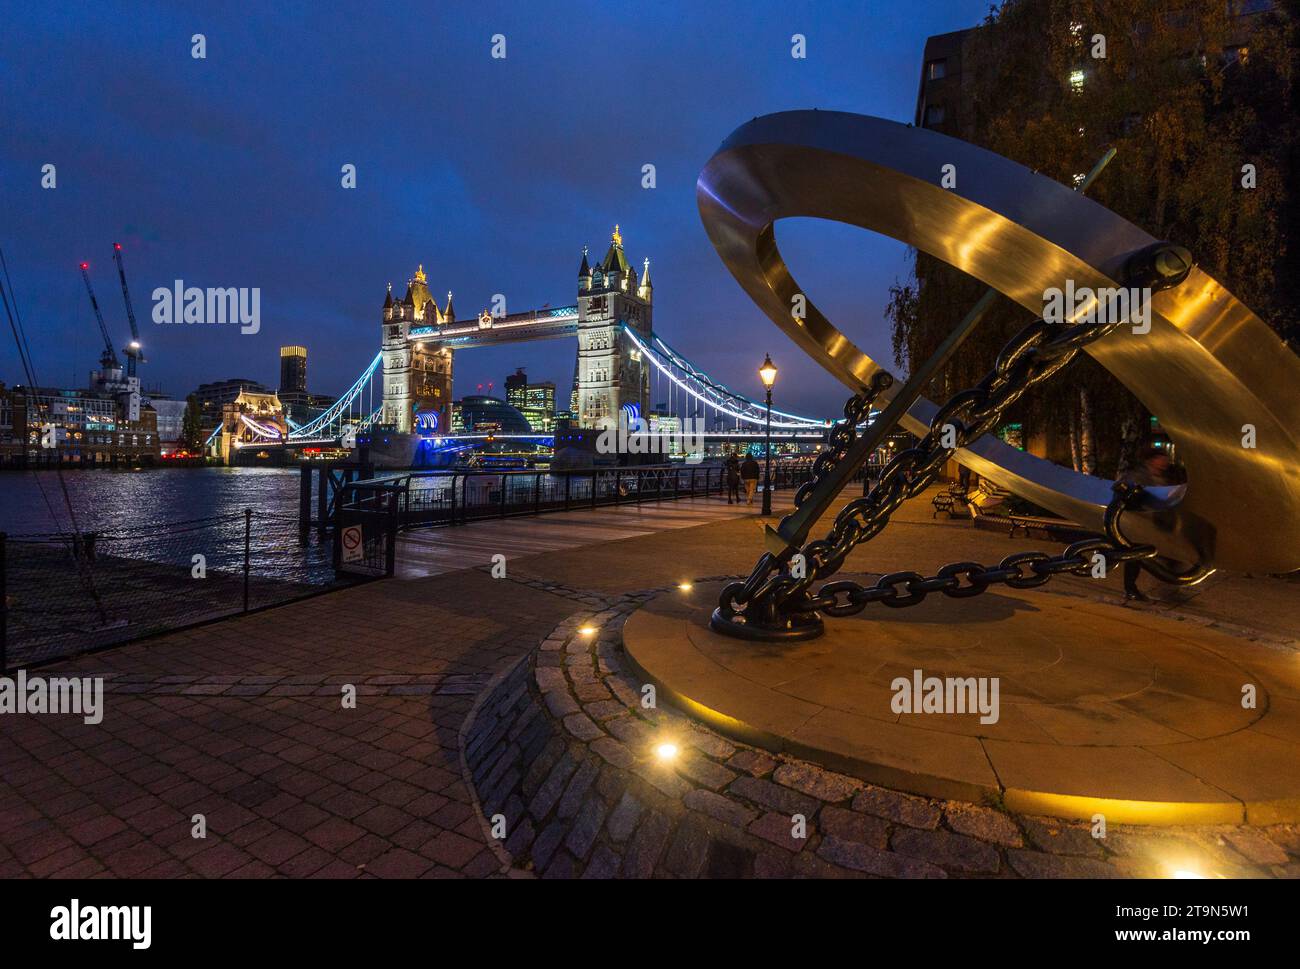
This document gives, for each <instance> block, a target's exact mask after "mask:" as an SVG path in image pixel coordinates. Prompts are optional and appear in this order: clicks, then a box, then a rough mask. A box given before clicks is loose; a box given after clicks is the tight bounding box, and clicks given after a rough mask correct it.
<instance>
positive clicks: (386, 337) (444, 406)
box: [380, 266, 455, 434]
mask: <svg viewBox="0 0 1300 969" xmlns="http://www.w3.org/2000/svg"><path fill="white" fill-rule="evenodd" d="M454 321H455V310H453V308H452V303H451V293H448V294H447V308H446V309H445V310H443V309H439V308H438V304H437V302H436V301H435V300H434V298H433V296H432V294H431V293H430V292H429V281H428V277H427V276H426V275H425V272H424V266H420V267H419V268H418V269H417V270H416V271H415V275H414V276H412V277H411V278H410V279H409V280H408V281H407V284H406V295H405V296H404V297H402V299H400V300H394V299H393V286H392V284H391V283H389V285H388V295H387V297H385V299H384V319H383V324H382V325H383V340H382V343H381V350H382V353H383V358H384V412H383V415H382V416H381V418H380V423H382V424H385V425H387V426H389V427H393V428H395V429H396V430H397V431H398V433H401V434H409V433H412V432H414V431H425V432H434V431H436V432H439V433H444V434H445V433H446V432H447V431H448V430H449V429H450V428H451V374H452V351H451V349H450V348H449V347H445V346H438V345H437V344H434V343H427V342H424V343H421V342H416V341H412V339H411V329H412V327H423V326H442V325H444V324H446V323H451V322H454Z"/></svg>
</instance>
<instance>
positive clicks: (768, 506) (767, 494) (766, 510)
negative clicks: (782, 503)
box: [758, 353, 776, 515]
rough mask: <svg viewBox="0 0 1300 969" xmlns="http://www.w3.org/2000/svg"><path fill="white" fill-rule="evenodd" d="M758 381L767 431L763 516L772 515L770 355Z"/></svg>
mask: <svg viewBox="0 0 1300 969" xmlns="http://www.w3.org/2000/svg"><path fill="white" fill-rule="evenodd" d="M758 376H759V379H760V380H762V381H763V386H764V387H766V388H767V429H766V431H765V432H764V436H765V437H766V442H765V444H764V447H763V514H764V515H770V514H772V385H773V384H774V383H776V364H774V363H773V362H772V355H771V354H770V353H765V354H763V366H761V367H759V368H758Z"/></svg>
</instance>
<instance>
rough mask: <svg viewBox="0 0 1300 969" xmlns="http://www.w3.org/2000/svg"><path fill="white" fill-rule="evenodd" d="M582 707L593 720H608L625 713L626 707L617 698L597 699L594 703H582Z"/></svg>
mask: <svg viewBox="0 0 1300 969" xmlns="http://www.w3.org/2000/svg"><path fill="white" fill-rule="evenodd" d="M582 709H583V710H584V711H586V714H587V716H589V717H591V718H592V719H593V720H610V719H613V718H614V717H621V716H624V715H626V714H627V707H625V706H623V704H622V703H620V702H619V701H618V700H598V701H596V702H595V703H584V704H583V705H582Z"/></svg>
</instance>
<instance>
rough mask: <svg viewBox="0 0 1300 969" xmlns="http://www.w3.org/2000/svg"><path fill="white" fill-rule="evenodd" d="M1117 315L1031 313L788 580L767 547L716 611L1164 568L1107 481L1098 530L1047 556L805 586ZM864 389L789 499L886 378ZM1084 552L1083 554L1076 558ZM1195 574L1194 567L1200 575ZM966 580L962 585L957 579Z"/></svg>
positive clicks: (824, 468)
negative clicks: (1132, 536) (1139, 540)
mask: <svg viewBox="0 0 1300 969" xmlns="http://www.w3.org/2000/svg"><path fill="white" fill-rule="evenodd" d="M1124 322H1125V320H1124V319H1123V318H1120V319H1114V320H1101V321H1098V322H1094V323H1083V324H1079V325H1076V326H1073V327H1069V328H1067V329H1065V330H1064V331H1063V332H1060V333H1057V334H1055V335H1054V334H1053V330H1054V329H1056V327H1054V326H1053V325H1052V324H1049V323H1047V322H1046V321H1045V320H1042V319H1039V320H1035V321H1034V322H1033V323H1031V324H1029V325H1028V326H1026V327H1025V328H1024V329H1023V330H1021V331H1020V332H1019V333H1017V334H1016V335H1015V336H1013V337H1012V338H1011V339H1010V340H1009V341H1007V343H1006V345H1005V346H1003V348H1002V351H1001V352H1000V353H999V354H998V358H997V361H996V363H995V364H994V366H993V369H992V370H990V371H989V373H988V374H986V375H985V377H984V379H983V380H981V381H980V382H979V383H978V384H976V385H975V386H974V387H972V388H970V389H968V390H963V391H960V392H959V393H957V394H955V395H953V396H952V397H951V398H949V400H948V402H947V403H946V404H944V405H943V406H942V407H941V408H939V411H938V413H936V414H935V416H934V419H933V420H932V421H931V422H930V429H929V431H928V433H927V434H926V435H925V436H924V437H923V438H921V440H920V441H918V442H917V444H916V446H914V447H911V448H908V449H907V450H905V451H902V452H901V453H900V454H898V455H897V456H896V457H895V458H894V459H893V460H892V461H890V462H889V464H888V465H886V467H885V469H884V470H883V471H882V472H881V475H880V480H879V481H878V482H877V483H876V485H875V487H873V488H872V489H871V491H870V493H869V494H867V495H866V496H865V497H862V498H857V499H855V500H853V501H850V502H849V503H848V504H847V505H845V506H844V508H843V509H841V510H840V513H839V514H838V515H837V516H836V517H835V521H834V523H833V524H832V526H831V530H830V532H829V533H828V534H827V535H826V537H825V538H822V539H817V540H814V541H812V542H809V543H807V544H806V545H804V546H803V548H802V549H800V550H799V554H800V555H802V556H803V565H804V571H803V574H802V576H801V577H800V578H795V577H794V576H793V575H792V574H791V573H790V571H789V562H790V560H791V559H792V558H793V557H794V553H793V550H787V553H786V554H784V555H781V556H777V555H773V554H772V553H770V552H767V553H764V555H763V556H762V557H761V558H760V559H759V560H758V562H757V564H756V565H755V566H754V570H753V571H752V572H751V573H750V576H749V578H748V579H746V580H745V581H744V582H733V583H730V584H729V585H727V586H726V587H725V588H724V589H723V590H722V593H721V596H720V597H719V610H720V612H721V613H722V614H723V615H724V616H728V617H731V616H735V615H736V614H737V613H739V612H742V611H743V612H744V614H745V616H746V617H747V618H748V619H749V621H751V622H758V623H761V624H775V623H776V621H777V619H778V618H779V616H781V615H792V614H807V613H812V612H824V613H826V614H827V615H828V616H849V615H853V614H854V613H857V612H860V611H861V610H862V609H864V608H865V607H866V606H867V605H869V604H871V603H873V602H880V603H883V604H884V605H886V606H890V607H893V608H902V607H904V606H911V605H916V604H917V603H919V602H921V601H923V600H924V599H925V598H926V596H928V595H929V594H930V593H932V592H939V593H941V594H943V595H946V596H949V597H951V598H966V597H969V596H974V595H979V594H980V593H981V592H983V591H985V590H986V589H988V588H989V587H990V586H992V585H997V584H1005V585H1007V586H1009V587H1011V588H1014V589H1028V588H1034V587H1036V586H1040V585H1042V584H1043V583H1045V582H1048V581H1050V580H1051V578H1052V576H1054V575H1059V574H1062V573H1066V572H1069V573H1074V574H1080V575H1081V574H1086V573H1087V572H1088V571H1089V570H1090V569H1091V568H1092V564H1093V558H1094V556H1095V555H1097V554H1100V555H1101V556H1102V557H1103V558H1104V559H1105V560H1106V567H1107V568H1109V567H1110V566H1111V565H1112V564H1113V563H1115V562H1127V561H1130V560H1140V561H1143V563H1144V565H1145V566H1146V567H1147V568H1148V569H1149V570H1151V571H1152V572H1153V574H1155V575H1157V576H1158V577H1163V576H1162V574H1161V573H1162V571H1163V572H1165V573H1167V574H1170V575H1172V574H1173V573H1172V571H1171V570H1169V569H1167V568H1163V569H1162V567H1161V566H1159V565H1158V563H1157V562H1156V561H1155V556H1156V549H1155V548H1154V546H1151V545H1131V544H1130V543H1128V542H1127V541H1126V540H1125V539H1124V538H1123V536H1122V535H1120V533H1119V530H1118V521H1119V517H1120V514H1121V513H1122V511H1123V509H1124V508H1126V507H1130V506H1131V505H1132V504H1133V503H1134V502H1135V501H1137V500H1139V499H1140V497H1141V489H1140V488H1138V489H1137V491H1136V492H1135V491H1133V490H1132V488H1126V487H1122V486H1117V488H1116V492H1115V498H1114V500H1113V501H1112V502H1111V505H1110V507H1109V508H1108V509H1107V512H1106V520H1107V533H1108V535H1109V536H1110V537H1109V539H1106V538H1090V539H1085V540H1084V541H1081V542H1075V543H1074V544H1073V545H1071V546H1069V548H1067V549H1066V550H1065V551H1064V552H1062V553H1061V554H1060V555H1057V556H1054V557H1053V556H1050V555H1048V554H1047V553H1046V552H1018V553H1016V554H1014V555H1008V556H1007V557H1006V558H1004V559H1003V560H1002V561H1001V562H1000V563H998V565H996V566H993V567H991V568H990V567H986V566H984V565H981V564H980V563H978V562H955V563H953V564H951V565H946V566H944V567H943V568H942V569H940V570H939V571H938V573H937V574H936V575H934V576H932V577H929V578H927V577H926V576H923V575H921V574H920V573H919V572H893V573H890V574H888V575H884V576H881V577H880V579H878V580H877V581H876V582H875V584H874V585H870V586H863V585H860V584H858V583H856V582H850V581H844V580H841V581H838V582H830V583H827V584H826V585H824V586H822V588H821V589H820V590H818V592H817V593H816V594H815V595H811V594H810V591H809V590H810V589H811V588H812V586H813V584H814V583H816V582H817V581H818V580H819V579H822V578H826V577H828V576H830V575H833V574H834V573H835V572H837V571H839V569H840V567H841V566H842V565H843V564H844V560H845V559H846V558H847V557H848V555H849V553H850V552H851V551H853V549H854V548H855V547H857V546H858V545H860V544H862V543H863V542H868V541H870V540H871V539H873V538H875V537H876V536H877V535H879V534H880V532H881V531H883V530H884V528H885V526H886V525H888V524H889V520H890V518H891V516H892V515H893V514H894V512H895V511H897V510H898V507H899V506H900V505H901V504H902V503H903V502H904V501H906V500H907V499H909V498H914V497H915V496H916V495H918V494H920V493H921V492H922V491H924V490H925V489H926V488H928V487H929V486H930V484H931V483H932V482H933V481H934V479H935V478H936V477H937V476H938V474H939V472H940V470H941V469H942V468H943V466H944V464H946V463H947V461H948V459H949V458H951V457H952V455H953V454H954V453H955V452H956V451H957V449H958V448H960V447H963V446H965V445H966V444H968V443H970V442H972V441H974V440H976V439H977V438H979V437H981V436H983V435H984V434H987V433H988V432H989V431H991V430H993V429H994V428H996V426H997V425H998V423H999V421H1000V420H1001V418H1002V415H1003V413H1005V411H1006V410H1007V409H1008V408H1009V407H1011V405H1012V404H1014V403H1015V402H1016V401H1018V400H1019V399H1020V398H1021V397H1022V396H1024V394H1025V393H1026V392H1028V391H1029V390H1031V389H1032V388H1033V387H1035V386H1037V385H1038V384H1040V383H1042V382H1043V381H1045V380H1047V379H1048V378H1050V377H1051V376H1052V375H1053V374H1055V373H1056V372H1058V371H1059V370H1060V369H1061V368H1062V367H1064V366H1065V365H1066V364H1068V363H1069V362H1070V361H1071V360H1073V359H1074V357H1075V355H1076V354H1077V353H1078V352H1079V351H1080V350H1081V349H1083V347H1084V346H1086V345H1087V344H1089V343H1091V342H1092V341H1094V340H1098V339H1101V338H1102V337H1104V336H1106V335H1107V334H1108V333H1111V332H1112V331H1114V330H1115V329H1116V328H1118V327H1119V326H1121V325H1122V324H1123V323H1124ZM880 377H885V378H887V379H885V380H878V381H874V382H873V385H872V387H871V388H870V389H869V390H868V391H866V392H864V393H862V394H858V395H855V396H854V397H852V398H850V399H849V401H848V402H847V403H846V404H845V405H844V415H845V419H844V420H843V421H841V422H839V423H838V424H837V425H836V427H835V428H834V429H833V430H832V431H831V435H830V445H831V448H830V449H829V450H828V452H827V453H825V454H823V455H822V456H821V457H819V458H818V459H817V461H816V463H815V464H814V466H813V480H812V481H810V482H808V483H806V484H805V485H804V486H803V487H801V488H800V489H799V491H798V493H796V495H795V499H794V501H795V505H796V507H798V506H799V505H801V504H802V503H803V502H804V501H806V500H807V498H808V496H809V495H810V494H811V493H812V491H813V489H814V488H815V487H816V485H817V483H818V482H820V481H821V480H822V478H824V477H825V475H826V474H827V473H829V471H830V470H831V469H832V468H834V467H835V466H836V465H838V464H839V462H840V461H842V460H844V456H845V454H846V453H847V452H848V449H849V447H850V446H851V445H852V443H853V441H854V440H855V437H856V432H855V429H856V427H857V425H858V423H860V421H861V419H862V417H863V415H865V414H866V413H869V411H870V404H871V401H873V400H874V399H875V397H876V396H877V395H878V394H879V393H880V392H881V391H883V390H884V389H886V388H887V387H888V386H889V385H890V383H892V378H890V377H889V376H888V374H883V373H882V374H878V375H877V378H880ZM948 427H951V428H952V432H951V434H952V440H953V441H954V442H955V443H954V445H953V446H952V447H945V446H943V444H942V443H941V442H942V440H943V437H944V432H945V428H948ZM1084 552H1089V553H1091V554H1090V555H1088V556H1087V557H1086V558H1085V556H1084ZM1204 571H1205V570H1198V569H1196V568H1194V569H1193V570H1192V571H1191V572H1188V573H1184V574H1183V575H1181V576H1179V577H1178V579H1177V580H1178V581H1183V582H1186V581H1191V579H1190V578H1189V577H1190V576H1192V575H1196V574H1202V573H1204ZM1202 577H1203V574H1202ZM963 578H965V579H966V584H964V585H963V584H962V581H961V580H962V579H963Z"/></svg>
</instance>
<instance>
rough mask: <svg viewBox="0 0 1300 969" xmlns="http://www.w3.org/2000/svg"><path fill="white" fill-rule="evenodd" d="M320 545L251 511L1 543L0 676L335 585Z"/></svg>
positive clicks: (287, 519)
mask: <svg viewBox="0 0 1300 969" xmlns="http://www.w3.org/2000/svg"><path fill="white" fill-rule="evenodd" d="M331 566H332V563H331V561H330V550H329V545H328V543H321V542H319V541H315V540H306V541H302V540H300V537H299V531H298V523H297V520H296V518H294V517H292V516H288V515H276V514H271V513H267V512H258V511H253V510H251V509H248V510H245V511H243V512H240V513H237V514H233V515H221V516H217V517H211V518H202V519H195V520H191V521H182V522H168V523H165V524H154V525H149V526H146V527H142V528H139V529H133V530H131V531H123V532H82V533H78V534H71V533H46V534H28V535H3V534H0V669H13V668H16V667H18V666H24V665H31V664H35V663H43V662H47V661H49V660H53V659H59V658H62V657H66V656H71V655H75V654H78V653H82V652H86V651H89V650H94V649H100V648H103V647H106V646H114V645H119V644H121V643H125V642H129V641H131V640H135V639H140V638H143V637H146V636H151V635H155V634H158V633H162V632H169V631H173V630H176V629H180V628H183V627H186V626H192V625H196V624H198V623H202V622H206V621H209V620H212V619H217V618H221V617H224V616H230V615H235V614H238V613H244V612H251V611H254V610H257V609H261V608H264V607H266V606H271V605H279V604H282V603H285V602H291V601H293V600H296V599H301V598H305V597H307V596H310V595H314V594H316V593H319V592H322V591H325V590H327V589H330V588H335V587H337V586H338V585H339V584H340V582H341V581H347V580H346V579H344V578H342V577H340V576H339V575H338V574H337V573H336V572H335V571H334V569H333V568H332V567H331Z"/></svg>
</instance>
